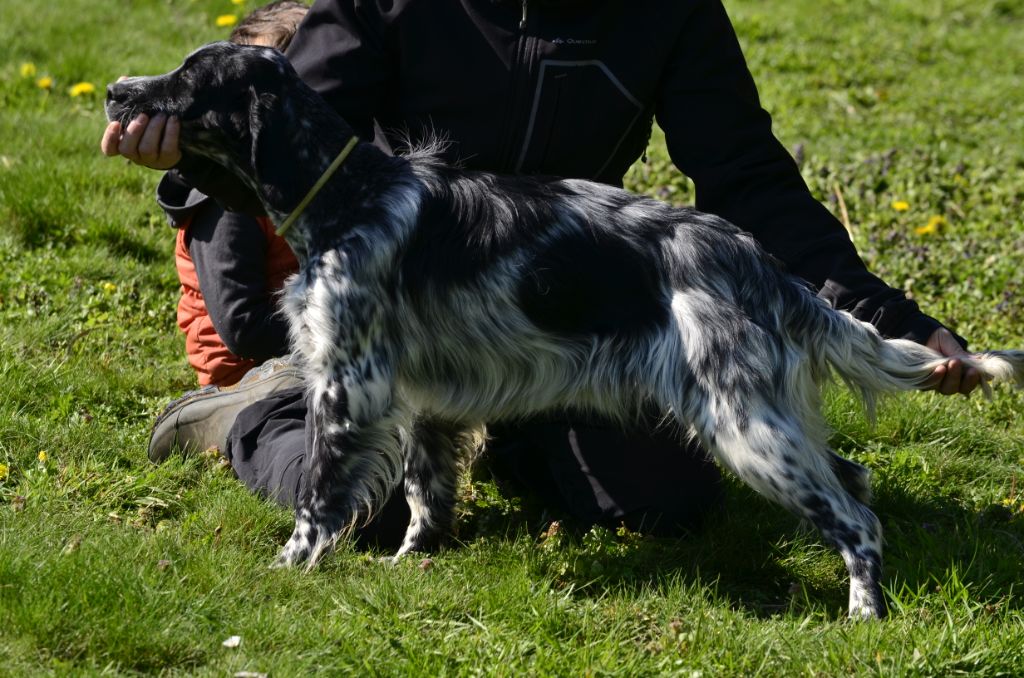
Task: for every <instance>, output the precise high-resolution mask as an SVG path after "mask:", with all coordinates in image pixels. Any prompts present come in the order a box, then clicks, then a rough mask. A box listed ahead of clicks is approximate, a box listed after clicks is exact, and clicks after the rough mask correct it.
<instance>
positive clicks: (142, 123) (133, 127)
mask: <svg viewBox="0 0 1024 678" xmlns="http://www.w3.org/2000/svg"><path fill="white" fill-rule="evenodd" d="M148 125H149V116H148V115H146V114H145V113H143V114H141V115H139V116H138V117H137V118H135V119H134V120H132V121H131V122H129V123H128V126H127V127H125V128H124V133H123V134H122V135H121V142H120V143H119V144H118V145H117V152H118V153H120V154H121V155H123V156H124V157H126V158H128V159H129V160H131V161H132V162H139V142H140V141H142V135H143V133H144V132H145V131H146V127H147V126H148Z"/></svg>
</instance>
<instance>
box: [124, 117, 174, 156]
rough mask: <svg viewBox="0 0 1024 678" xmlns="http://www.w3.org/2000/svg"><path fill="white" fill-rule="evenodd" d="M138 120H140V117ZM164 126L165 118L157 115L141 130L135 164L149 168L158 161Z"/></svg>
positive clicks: (165, 123)
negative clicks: (137, 157) (137, 156)
mask: <svg viewBox="0 0 1024 678" xmlns="http://www.w3.org/2000/svg"><path fill="white" fill-rule="evenodd" d="M139 118H140V119H141V118H142V116H139ZM166 125H167V116H166V115H164V114H163V113H157V114H156V115H154V116H153V118H152V120H150V122H149V124H148V125H146V126H145V127H144V128H143V129H142V132H141V133H142V136H140V137H139V147H138V153H139V159H138V160H137V161H136V162H138V163H140V164H142V165H146V166H148V167H151V166H153V165H154V164H156V163H158V162H159V161H160V142H161V140H162V139H163V136H164V127H165V126H166ZM129 127H130V125H129Z"/></svg>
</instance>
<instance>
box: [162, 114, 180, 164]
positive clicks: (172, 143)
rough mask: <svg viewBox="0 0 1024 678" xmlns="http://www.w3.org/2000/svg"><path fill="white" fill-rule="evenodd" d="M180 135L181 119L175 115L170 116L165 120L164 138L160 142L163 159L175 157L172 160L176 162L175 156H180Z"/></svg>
mask: <svg viewBox="0 0 1024 678" xmlns="http://www.w3.org/2000/svg"><path fill="white" fill-rule="evenodd" d="M180 136H181V121H180V120H178V118H176V117H172V118H170V119H169V120H168V121H167V127H166V128H165V129H164V140H163V142H162V143H161V144H160V155H161V156H162V157H163V158H164V159H165V161H167V160H170V159H171V158H175V160H174V162H175V164H177V162H178V160H177V158H180V157H181V150H180V149H179V148H178V139H179V138H180ZM176 156H177V158H176Z"/></svg>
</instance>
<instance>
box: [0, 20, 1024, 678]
mask: <svg viewBox="0 0 1024 678" xmlns="http://www.w3.org/2000/svg"><path fill="white" fill-rule="evenodd" d="M250 5H251V3H250ZM727 7H728V9H729V11H730V13H731V14H732V16H733V19H734V21H735V24H736V27H737V32H738V33H739V36H740V39H741V41H742V42H743V45H744V48H745V50H746V53H747V56H748V59H749V62H750V66H751V69H752V71H753V72H754V75H755V78H756V79H757V80H758V83H759V85H760V88H761V93H762V98H763V100H764V103H765V105H766V107H767V108H768V109H769V110H770V111H771V112H772V113H773V115H774V117H775V121H776V132H777V134H778V135H779V137H780V139H781V140H782V141H783V143H784V144H785V145H786V146H787V147H788V148H790V149H792V150H793V152H794V154H796V155H797V156H798V158H799V159H800V162H801V164H802V169H803V172H804V175H805V177H806V179H807V181H808V183H809V184H810V186H811V188H812V190H813V191H814V193H815V195H816V196H817V197H818V198H820V199H821V200H822V201H824V202H825V203H826V204H827V205H828V206H829V207H830V208H831V209H833V211H834V212H836V213H837V214H839V213H840V209H841V208H840V203H842V204H843V205H845V208H846V210H847V213H848V215H849V222H850V225H851V230H852V234H853V238H854V240H855V241H856V242H857V245H858V247H859V248H860V250H861V252H862V253H863V256H864V258H865V260H866V261H867V262H868V263H869V265H870V267H871V268H872V269H873V270H874V271H876V272H878V273H880V274H881V275H883V277H885V278H886V279H888V280H890V281H891V282H893V283H894V284H897V285H901V286H904V287H906V288H907V289H909V290H910V291H911V292H912V293H913V294H914V296H915V298H917V299H918V300H919V301H920V303H921V304H922V306H923V307H924V308H925V309H927V310H928V311H930V312H931V313H932V314H934V315H936V316H937V317H939V318H942V319H945V320H947V321H949V322H951V323H952V324H953V325H954V326H955V327H956V328H957V329H958V330H959V331H960V333H961V334H963V335H964V336H966V337H967V338H968V339H970V340H971V342H972V344H973V345H975V346H977V347H1000V346H1024V326H1022V315H1021V314H1022V308H1024V306H1022V303H1021V294H1022V293H1024V268H1022V266H1021V260H1022V252H1024V228H1022V224H1021V213H1022V201H1024V145H1022V143H1021V140H1022V139H1024V42H1022V41H1021V40H1020V35H1021V34H1024V2H1022V1H1021V0H970V1H968V0H944V1H940V0H923V1H920V2H911V1H910V0H892V1H890V2H886V3H881V2H868V3H849V2H840V1H839V0H824V1H818V2H812V1H811V0H791V1H790V2H785V3H778V2H771V3H770V2H766V1H764V0H730V1H728V2H727ZM233 9H234V6H233V5H231V4H230V3H228V2H227V0H216V1H214V0H192V1H186V0H136V1H134V2H130V3H129V2H121V1H119V2H85V0H64V1H61V2H51V3H42V4H38V3H19V2H14V0H0V15H2V16H3V17H4V18H3V21H2V22H0V44H2V45H4V50H3V52H2V54H0V110H2V115H0V464H2V465H3V466H4V467H5V469H6V471H5V472H3V473H0V475H3V478H2V479H0V675H38V674H76V675H80V674H103V673H109V674H130V673H166V674H187V675H193V674H198V675H225V674H227V675H231V674H233V673H234V672H237V671H257V672H269V673H271V674H272V675H298V674H306V673H310V672H312V671H317V670H320V671H324V672H325V673H329V674H333V673H341V672H345V671H349V672H353V673H356V672H358V673H364V674H409V673H411V674H431V675H434V674H498V675H513V674H519V673H532V674H541V675H563V674H568V675H583V674H588V675H595V674H620V675H634V674H663V673H664V674H676V675H687V676H688V675H697V674H698V673H702V674H703V675H705V676H710V675H728V674H732V675H740V674H742V675H746V674H755V673H762V674H766V675H792V674H797V673H803V674H809V675H838V674H851V673H857V674H884V675H891V674H908V675H951V674H957V673H972V674H981V675H999V674H1004V675H1019V674H1020V671H1021V667H1022V666H1024V598H1022V592H1021V591H1020V588H1021V586H1020V582H1021V581H1022V576H1021V574H1022V563H1024V511H1022V510H1021V509H1022V508H1024V473H1022V472H1024V442H1022V441H1024V425H1022V424H1021V422H1020V418H1019V413H1020V412H1021V411H1022V405H1024V398H1022V396H1021V394H1019V393H1011V392H1008V391H1006V390H1003V391H1000V392H999V393H998V394H997V395H996V397H995V399H994V400H993V401H991V402H985V401H983V400H981V399H980V398H977V397H974V398H972V399H970V400H965V399H962V398H955V399H953V398H950V399H944V398H940V397H938V396H935V395H931V394H912V395H908V396H906V397H901V398H900V399H898V400H893V401H890V402H888V404H886V405H885V406H884V407H883V409H882V412H881V416H880V418H879V422H878V424H877V426H876V427H874V428H871V427H869V426H868V425H867V424H866V422H865V421H864V417H863V412H862V410H861V408H860V406H859V405H858V404H857V403H856V402H855V400H854V399H853V398H852V397H851V396H850V395H849V394H848V393H846V392H845V391H842V390H836V391H835V392H833V393H831V394H830V396H829V399H828V413H829V418H830V421H831V422H832V423H833V425H834V426H835V428H836V433H835V436H834V440H833V442H834V444H835V445H836V446H837V447H838V448H839V449H840V450H842V451H843V453H845V454H847V455H849V456H850V457H852V458H854V459H857V460H859V461H861V462H863V463H865V464H867V465H869V466H870V467H871V468H872V469H873V470H874V472H875V487H876V506H877V511H878V513H879V515H880V516H881V517H882V520H883V523H884V525H885V529H886V536H887V547H886V568H885V585H886V588H887V593H888V598H889V603H890V606H891V609H892V616H891V618H890V619H889V620H888V621H886V622H885V623H881V624H874V623H866V624H857V623H850V622H847V621H846V620H845V619H844V608H845V602H846V600H845V599H846V577H845V572H844V569H843V566H842V563H841V561H840V559H839V558H838V556H837V555H836V554H835V553H833V552H832V551H831V550H830V549H828V548H826V547H824V546H822V545H821V543H820V542H819V540H818V539H817V538H816V537H815V536H813V535H811V534H809V533H806V532H802V531H800V530H799V529H798V526H797V524H796V522H795V521H794V520H793V519H792V518H791V517H789V516H788V515H787V514H785V513H784V512H782V511H781V509H778V508H776V507H774V506H771V505H769V504H767V503H766V502H764V501H762V500H761V499H759V498H757V497H755V496H754V495H752V493H751V492H750V491H748V490H747V489H746V488H744V487H741V486H739V485H738V484H737V483H732V484H730V486H729V488H728V496H727V501H726V506H725V510H724V511H723V512H722V514H721V515H718V516H716V517H715V518H714V519H713V520H712V522H711V524H710V525H709V526H708V527H707V529H705V530H704V531H702V532H701V533H700V534H697V535H694V536H692V537H690V538H687V539H684V540H681V541H678V542H675V541H663V540H648V539H643V538H640V537H638V536H637V535H632V534H616V533H614V532H611V531H607V530H594V531H592V532H591V533H588V534H587V535H585V536H584V537H583V538H582V539H569V538H567V537H565V536H564V535H562V534H554V535H549V536H546V537H537V536H536V535H534V534H531V533H530V532H529V531H528V530H527V529H525V528H524V527H523V520H522V515H521V513H520V512H519V511H518V510H517V507H516V505H515V504H514V503H510V502H508V501H506V500H503V499H501V498H500V497H498V496H497V495H496V494H495V491H494V488H493V487H492V486H490V485H489V484H487V483H478V484H476V485H475V486H473V488H472V490H473V491H472V492H467V495H466V502H465V504H464V505H463V507H462V513H463V515H464V520H463V521H462V526H461V530H460V533H459V539H460V541H461V542H462V544H463V545H462V546H460V547H459V548H456V549H453V550H450V551H446V552H444V553H442V554H439V555H437V556H436V557H434V559H433V566H432V567H431V568H429V569H428V570H426V571H423V570H421V569H420V568H419V567H418V566H417V565H418V563H417V562H416V560H415V559H412V560H409V561H407V562H404V563H402V564H400V565H398V566H396V567H386V566H383V565H381V564H379V563H378V562H376V560H374V559H373V557H371V556H368V555H366V554H361V553H358V552H356V551H354V550H351V549H349V548H343V549H341V551H340V552H339V553H337V554H336V555H334V556H333V557H331V558H329V559H328V560H327V561H326V562H325V563H324V564H323V566H322V567H320V568H318V569H317V570H316V571H315V572H312V573H310V574H301V573H298V572H290V571H286V572H282V571H269V570H268V569H267V568H266V565H267V563H268V562H269V561H270V560H271V558H272V557H273V555H274V553H275V551H276V549H277V547H278V546H279V545H280V544H281V543H282V542H283V541H284V539H285V538H286V537H287V535H288V533H289V530H290V527H291V517H290V515H289V514H288V512H286V511H283V510H280V509H278V508H275V507H274V506H272V505H269V504H267V503H265V502H262V501H260V500H259V499H257V498H255V497H253V496H250V495H249V494H248V493H247V492H246V491H245V489H244V488H242V487H241V486H240V485H239V484H238V483H237V481H235V480H234V479H233V478H231V477H230V476H229V475H228V474H226V473H225V472H224V471H223V470H221V469H220V468H218V467H217V465H216V464H214V463H212V462H211V461H209V460H207V459H204V458H193V459H188V460H181V459H173V460H171V461H169V462H168V463H166V464H163V465H161V466H159V467H154V466H152V465H150V464H149V463H148V462H147V461H146V459H145V451H144V450H145V444H146V437H147V433H148V427H149V423H150V421H151V419H152V417H153V416H154V414H155V413H156V412H157V411H159V409H160V407H161V406H162V404H163V403H164V402H165V401H166V400H168V399H169V398H170V397H172V396H173V395H175V394H177V393H179V392H180V391H182V390H185V389H187V388H190V387H191V386H192V385H193V377H192V375H191V373H190V371H189V368H188V366H187V363H186V361H185V358H184V356H183V341H182V338H181V336H180V335H179V333H178V332H177V329H176V327H175V325H174V308H175V302H176V296H177V281H176V277H175V273H174V268H173V256H172V251H173V232H172V231H171V230H170V229H169V228H168V227H167V226H166V225H165V224H164V221H163V218H162V215H161V214H160V212H159V210H158V209H157V207H156V205H155V204H154V203H153V201H152V191H153V188H154V186H155V182H156V180H157V174H156V173H153V172H147V171H143V170H141V169H139V168H135V167H130V166H126V165H125V164H124V163H122V162H120V161H112V160H108V159H105V158H102V157H101V156H100V154H99V152H98V139H99V135H100V132H101V130H102V127H103V115H102V112H101V106H100V97H99V95H98V94H97V95H93V96H83V97H76V98H72V97H70V96H69V95H68V88H69V87H70V86H71V85H72V84H74V83H76V82H78V81H88V82H92V83H94V84H95V85H96V86H97V89H98V90H102V85H103V84H104V83H106V82H108V81H110V80H113V79H115V78H116V77H117V76H118V75H120V74H124V73H153V72H160V71H164V70H166V69H168V68H170V67H172V66H174V65H175V64H176V63H177V62H178V61H179V60H180V58H181V56H182V55H183V54H185V53H186V52H187V51H189V50H190V49H191V48H192V47H194V46H195V45H196V44H199V43H202V42H204V41H208V40H212V39H215V38H219V37H222V36H223V29H218V28H216V27H214V18H215V17H216V16H217V15H218V14H222V13H227V12H230V11H232V10H233ZM23 62H32V63H34V64H35V66H36V70H37V73H36V75H35V76H34V77H33V78H27V77H22V75H21V73H20V69H21V64H22V63H23ZM44 75H49V76H51V77H52V78H53V79H54V81H55V84H54V86H53V87H52V89H50V90H43V89H40V88H38V87H37V86H36V85H35V82H34V80H35V78H38V77H41V76H44ZM630 182H631V186H632V187H634V188H636V189H637V190H643V191H648V192H651V193H652V194H654V195H658V196H661V197H664V198H666V199H670V200H673V201H676V202H687V201H690V200H692V195H693V193H692V186H691V185H690V184H689V182H688V181H687V180H686V179H685V178H683V177H681V176H680V175H678V173H676V172H674V170H672V169H671V167H670V165H669V163H668V160H667V157H666V155H665V152H664V147H663V144H662V142H661V140H660V139H659V138H657V137H656V138H655V141H654V144H653V147H652V149H651V153H650V161H649V162H648V163H647V164H646V165H639V166H638V167H637V168H635V169H634V171H633V172H632V173H631V175H630ZM840 196H841V198H840ZM897 200H902V201H906V202H907V203H908V205H909V208H908V209H907V210H906V211H902V212H900V211H896V210H894V209H893V207H892V203H893V202H894V201H897ZM934 216H941V217H943V219H944V223H943V225H942V226H940V227H939V229H938V232H936V233H930V234H928V233H926V234H919V233H917V232H916V229H917V228H919V227H922V226H924V225H926V224H927V223H928V221H929V220H930V219H931V218H932V217H934ZM41 451H45V453H46V454H45V461H40V454H39V453H40V452H41ZM232 635H239V636H241V637H242V642H241V645H240V646H239V647H237V648H235V649H230V648H225V647H223V646H222V645H221V641H223V640H224V639H226V638H228V637H229V636H232Z"/></svg>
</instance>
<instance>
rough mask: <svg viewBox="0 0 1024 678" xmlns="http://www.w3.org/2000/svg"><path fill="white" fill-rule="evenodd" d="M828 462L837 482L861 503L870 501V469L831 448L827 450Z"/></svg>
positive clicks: (866, 503)
mask: <svg viewBox="0 0 1024 678" xmlns="http://www.w3.org/2000/svg"><path fill="white" fill-rule="evenodd" d="M828 454H829V462H830V463H831V464H832V470H833V471H835V474H836V477H837V478H839V482H841V483H842V484H843V487H845V488H846V491H847V492H849V493H850V494H852V495H853V496H854V497H856V498H857V501H859V502H860V503H862V504H865V505H868V504H870V503H871V471H869V470H868V469H867V468H865V467H863V466H861V465H860V464H858V463H857V462H855V461H850V460H849V459H847V458H846V457H841V456H839V455H838V454H836V453H835V452H834V451H833V450H829V451H828Z"/></svg>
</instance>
